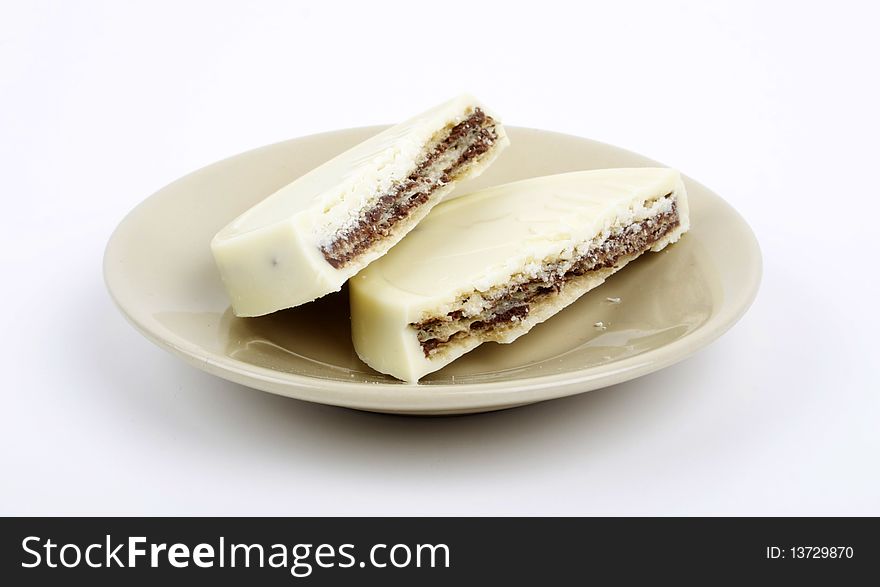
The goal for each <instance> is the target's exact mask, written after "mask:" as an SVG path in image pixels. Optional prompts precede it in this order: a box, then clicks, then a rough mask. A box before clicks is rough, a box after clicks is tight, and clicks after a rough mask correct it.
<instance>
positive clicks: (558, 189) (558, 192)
mask: <svg viewBox="0 0 880 587" xmlns="http://www.w3.org/2000/svg"><path fill="white" fill-rule="evenodd" d="M688 226H689V220H688V202H687V195H686V193H685V188H684V184H683V183H682V180H681V177H680V175H679V173H678V172H677V171H675V170H672V169H663V168H633V169H601V170H596V171H581V172H574V173H565V174H560V175H552V176H547V177H539V178H533V179H528V180H524V181H519V182H515V183H509V184H506V185H502V186H496V187H492V188H489V189H486V190H482V191H479V192H475V193H471V194H468V195H465V196H462V197H460V198H456V199H454V200H450V201H447V202H444V203H442V204H440V205H439V206H437V207H436V208H435V209H434V210H433V211H432V212H431V214H429V215H428V217H427V218H425V220H423V221H422V222H421V224H419V226H418V227H417V228H416V229H415V230H413V231H412V232H411V233H410V234H409V235H408V236H407V238H405V239H404V240H403V241H402V242H401V243H400V244H398V245H397V246H396V247H395V248H394V249H392V250H391V251H390V252H389V253H388V254H387V255H385V256H384V257H383V258H381V259H379V260H377V261H376V262H374V263H372V264H371V265H370V266H369V267H367V268H366V269H364V270H363V271H361V272H360V273H359V274H358V275H357V276H355V277H354V278H353V279H352V280H351V281H350V283H349V288H350V290H349V291H350V299H351V320H352V322H351V324H352V338H353V342H354V347H355V350H356V351H357V353H358V355H359V356H360V358H361V359H362V360H363V361H364V362H365V363H367V364H368V365H370V366H371V367H372V368H374V369H376V370H377V371H380V372H382V373H387V374H390V375H393V376H394V377H397V378H398V379H402V380H404V381H411V382H415V381H418V380H419V379H420V378H421V377H423V376H424V375H426V374H428V373H431V372H433V371H436V370H438V369H440V368H442V367H443V366H445V365H447V364H449V363H450V362H452V361H454V360H455V359H456V358H458V357H460V356H461V355H463V354H464V353H466V352H468V351H470V350H472V349H473V348H475V347H477V346H479V345H480V344H482V343H483V342H486V341H495V342H500V343H510V342H513V341H514V340H516V339H517V338H518V337H520V336H522V335H523V334H525V333H526V332H528V331H529V330H530V329H531V328H532V327H533V326H535V325H536V324H538V323H540V322H543V321H544V320H547V319H548V318H550V317H551V316H552V315H554V314H556V313H557V312H559V311H560V310H562V309H563V308H564V307H566V306H567V305H569V304H571V303H572V302H574V301H575V300H576V299H577V298H578V297H580V296H581V295H583V294H584V293H586V292H587V291H589V290H591V289H593V288H595V287H596V286H598V285H600V284H601V283H602V282H604V281H605V279H606V278H607V277H608V276H609V275H611V274H612V273H614V272H616V271H618V270H619V269H621V268H623V266H624V265H626V264H627V263H628V262H629V261H631V260H632V259H635V258H636V257H638V256H639V255H641V254H642V253H644V252H646V251H659V250H661V249H663V248H664V247H665V246H666V245H668V244H669V243H673V242H675V241H677V240H678V239H679V237H680V236H681V235H682V234H683V233H684V232H685V231H687V229H688Z"/></svg>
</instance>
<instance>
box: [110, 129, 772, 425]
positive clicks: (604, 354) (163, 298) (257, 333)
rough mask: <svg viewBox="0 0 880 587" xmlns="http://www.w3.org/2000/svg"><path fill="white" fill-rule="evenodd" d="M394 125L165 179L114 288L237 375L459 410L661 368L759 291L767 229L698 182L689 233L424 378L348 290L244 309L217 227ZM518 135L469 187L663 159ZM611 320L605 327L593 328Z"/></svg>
mask: <svg viewBox="0 0 880 587" xmlns="http://www.w3.org/2000/svg"><path fill="white" fill-rule="evenodd" d="M379 130H381V127H372V128H359V129H350V130H343V131H337V132H331V133H326V134H320V135H314V136H309V137H304V138H299V139H294V140H291V141H287V142H284V143H279V144H276V145H270V146H268V147H263V148H261V149H257V150H254V151H250V152H248V153H244V154H242V155H238V156H236V157H232V158H230V159H227V160H225V161H221V162H219V163H216V164H214V165H211V166H209V167H206V168H204V169H201V170H199V171H196V172H195V173H192V174H190V175H188V176H186V177H184V178H182V179H180V180H178V181H176V182H174V183H173V184H171V185H169V186H167V187H165V188H163V189H162V190H160V191H159V192H158V193H156V194H154V195H153V196H151V197H150V198H148V199H147V200H146V201H144V202H143V203H142V204H140V205H139V206H138V207H137V208H135V209H134V210H133V211H132V212H131V213H130V214H129V215H128V216H127V217H126V218H125V219H124V220H123V221H122V223H121V224H120V225H119V227H118V228H117V229H116V231H115V233H114V234H113V236H112V237H111V239H110V242H109V243H108V245H107V250H106V252H105V256H104V277H105V280H106V282H107V287H108V288H109V290H110V293H111V295H112V296H113V299H114V300H115V301H116V303H117V305H118V306H119V308H120V309H121V310H122V312H123V313H124V314H125V316H126V317H127V318H128V319H129V321H130V322H131V323H132V324H133V325H134V326H135V327H136V328H137V329H138V330H139V331H140V332H141V333H143V334H144V335H145V336H146V337H147V338H149V339H150V340H152V341H153V342H155V343H156V344H158V345H159V346H161V347H162V348H165V349H167V350H169V351H171V352H172V353H174V354H175V355H178V356H180V357H181V358H183V359H184V360H186V361H187V362H189V363H190V364H192V365H194V366H196V367H198V368H200V369H203V370H205V371H207V372H209V373H212V374H214V375H218V376H220V377H223V378H225V379H229V380H231V381H235V382H237V383H241V384H243V385H247V386H249V387H253V388H256V389H260V390H264V391H269V392H273V393H278V394H281V395H286V396H290V397H294V398H298V399H303V400H308V401H313V402H320V403H326V404H333V405H339V406H347V407H352V408H358V409H365V410H373V411H381V412H400V413H414V414H444V413H463V412H479V411H485V410H494V409H501V408H507V407H512V406H517V405H522V404H528V403H532V402H537V401H541V400H547V399H552V398H557V397H562V396H566V395H571V394H575V393H580V392H584V391H589V390H592V389H596V388H599V387H604V386H607V385H611V384H614V383H619V382H622V381H626V380H628V379H632V378H634V377H638V376H640V375H644V374H646V373H649V372H651V371H655V370H657V369H660V368H662V367H665V366H667V365H670V364H672V363H674V362H676V361H679V360H681V359H683V358H685V357H687V356H688V355H690V354H692V353H693V352H695V351H697V350H698V349H700V348H702V347H703V346H705V345H706V344H708V343H709V342H711V341H712V340H714V339H715V338H717V337H718V336H719V335H721V334H722V333H723V332H724V331H725V330H727V329H728V328H730V326H732V325H733V324H734V323H735V322H736V321H737V320H738V319H739V318H740V317H741V316H742V315H743V313H744V312H745V311H746V309H747V308H748V307H749V305H750V304H751V302H752V300H753V299H754V297H755V294H756V292H757V290H758V284H759V282H760V277H761V254H760V250H759V248H758V244H757V242H756V240H755V237H754V235H753V234H752V231H751V230H750V229H749V227H748V225H747V224H746V223H745V222H744V221H743V219H742V217H740V216H739V214H737V212H736V211H735V210H734V209H733V208H731V207H730V206H729V205H728V204H727V203H726V202H724V200H722V199H721V198H720V197H718V196H717V195H715V194H713V193H712V192H711V191H709V190H708V189H706V188H705V187H703V186H701V185H699V184H698V183H696V182H694V181H691V180H688V179H686V180H685V182H686V185H687V189H688V193H689V196H690V201H691V218H692V221H691V224H692V228H691V231H690V232H689V233H688V234H686V235H685V236H684V237H683V238H682V240H681V241H680V242H679V243H677V244H676V245H674V246H671V247H669V248H667V249H666V250H665V251H663V252H661V253H657V254H648V255H646V256H645V257H643V258H641V259H639V260H637V261H635V262H634V263H631V264H630V265H629V266H627V268H626V269H624V270H622V271H621V272H620V273H618V274H617V275H614V276H612V277H611V278H610V279H609V280H608V281H607V282H606V283H605V284H604V285H602V286H601V287H599V288H597V289H595V290H593V291H592V292H590V293H588V294H587V295H586V296H584V297H583V298H581V299H580V300H579V301H577V302H576V303H574V304H572V305H571V306H569V307H568V308H566V309H565V310H563V311H562V312H560V313H559V314H557V315H556V316H555V317H553V318H552V319H550V320H548V321H547V322H545V323H543V324H540V325H538V326H537V327H535V328H534V329H533V330H532V332H530V333H529V334H528V335H527V336H524V337H522V338H520V339H519V340H518V341H516V342H515V343H513V344H509V345H499V344H495V343H489V344H484V345H483V346H482V347H480V348H478V349H477V350H475V351H473V352H471V353H470V354H468V355H466V356H465V357H463V358H461V359H459V360H458V361H456V362H455V363H453V364H451V365H449V366H447V367H446V368H444V369H442V370H440V371H438V372H436V373H433V374H432V375H430V376H428V377H427V378H426V379H425V380H423V382H422V383H421V384H420V385H408V384H403V383H400V382H397V381H396V380H394V379H392V378H390V377H386V376H384V375H381V374H379V373H377V372H375V371H373V370H371V369H370V368H369V367H367V366H366V365H364V364H363V363H361V362H360V361H359V360H358V358H357V355H355V352H354V349H353V348H352V345H351V341H350V336H349V312H348V299H347V294H346V291H345V290H343V291H342V292H341V293H339V294H334V295H330V296H327V297H325V298H323V299H321V300H318V301H317V302H314V303H311V304H306V305H305V306H301V307H299V308H294V309H291V310H286V311H283V312H279V313H276V314H273V315H270V316H265V317H262V318H250V319H240V318H236V317H235V316H233V315H232V312H231V310H230V309H229V304H228V301H227V298H226V295H225V293H224V291H223V287H222V285H221V283H220V280H219V277H218V275H217V272H216V271H215V268H214V264H213V260H212V258H211V254H210V250H209V246H208V243H209V242H210V240H211V237H212V236H213V235H214V233H215V232H217V230H219V229H220V228H222V227H223V226H224V225H225V224H226V223H227V222H229V221H230V220H231V219H232V218H234V217H235V216H236V215H238V214H239V213H240V212H242V211H244V210H245V209H247V208H249V207H250V206H252V205H253V204H255V203H256V202H258V201H259V200H261V199H262V198H264V197H265V196H267V195H268V194H270V193H272V192H273V191H275V190H276V189H278V188H279V187H281V186H282V185H284V184H285V183H287V182H289V181H291V180H293V179H295V178H296V177H298V176H299V175H301V174H302V173H304V172H306V171H308V170H309V169H311V168H313V167H315V166H316V165H317V164H319V163H321V162H323V161H324V160H326V159H329V158H330V157H332V156H333V155H334V154H336V153H338V152H340V151H342V150H343V149H345V148H347V147H349V146H350V145H352V144H354V143H356V142H358V141H360V140H363V139H364V138H366V137H368V136H370V135H371V134H373V133H376V132H378V131H379ZM509 133H510V137H511V146H510V148H509V149H508V150H507V151H506V152H505V153H503V154H502V155H501V157H500V158H499V159H498V161H497V162H496V163H495V165H493V166H492V167H491V168H490V169H489V171H487V172H486V173H485V174H484V175H483V176H482V177H480V178H478V179H476V180H474V181H471V182H469V183H467V184H466V185H464V186H462V187H463V189H466V190H472V189H477V188H481V187H485V186H489V185H492V184H496V183H502V182H507V181H513V180H517V179H523V178H527V177H532V176H536V175H545V174H550V173H560V172H564V171H574V170H579V169H593V168H602V167H638V166H646V165H656V163H654V162H652V161H651V160H649V159H647V158H645V157H642V156H641V155H637V154H634V153H631V152H628V151H624V150H622V149H618V148H616V147H612V146H609V145H605V144H602V143H597V142H595V141H591V140H588V139H583V138H578V137H573V136H568V135H562V134H557V133H551V132H546V131H540V130H532V129H523V128H512V129H509ZM460 189H461V188H460ZM607 298H620V303H616V304H615V303H611V302H609V301H608V300H607ZM600 321H601V322H603V323H604V324H605V325H606V329H605V330H601V329H598V328H596V327H594V324H595V323H596V322H600Z"/></svg>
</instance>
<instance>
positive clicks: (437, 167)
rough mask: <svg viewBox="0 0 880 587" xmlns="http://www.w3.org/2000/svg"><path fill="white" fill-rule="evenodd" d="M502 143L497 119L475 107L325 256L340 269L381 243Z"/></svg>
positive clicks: (323, 249) (333, 243)
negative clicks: (436, 192) (499, 138)
mask: <svg viewBox="0 0 880 587" xmlns="http://www.w3.org/2000/svg"><path fill="white" fill-rule="evenodd" d="M497 139H498V134H497V132H496V131H495V120H494V119H493V118H492V117H491V116H488V115H487V114H486V113H485V112H483V111H482V110H480V109H479V108H476V109H475V110H474V112H473V114H471V115H470V116H469V117H468V118H466V119H465V120H463V121H461V122H460V123H458V124H456V125H455V126H453V127H451V128H450V129H449V133H448V134H447V135H446V136H445V137H444V138H443V139H441V140H440V141H439V142H437V143H436V145H435V146H434V148H433V149H432V150H431V151H430V152H429V153H428V154H427V155H426V156H425V158H424V159H422V161H420V162H419V164H418V166H417V167H416V169H415V170H414V171H413V172H412V173H411V174H410V175H409V177H407V178H406V179H405V180H404V181H402V182H400V183H399V184H397V185H396V186H395V187H394V188H393V189H392V190H391V191H390V192H388V193H387V194H384V195H382V196H380V197H379V199H378V200H377V201H376V202H375V203H374V204H373V206H372V207H370V208H369V209H367V210H365V211H363V212H362V213H361V215H360V217H359V218H358V221H357V222H356V223H355V224H354V225H353V226H352V227H350V228H348V229H346V230H344V231H343V232H341V233H340V234H338V235H337V236H336V238H335V239H334V240H333V241H331V242H330V243H329V244H327V245H325V246H322V247H321V253H322V254H323V255H324V258H325V259H326V260H327V262H328V263H330V264H331V265H332V266H333V267H335V268H337V269H338V268H340V267H343V266H344V265H345V264H346V263H348V262H349V261H351V260H352V259H354V258H355V257H357V256H358V255H360V254H361V253H363V252H364V251H366V250H367V249H369V248H370V247H371V246H372V245H373V244H374V243H375V242H376V241H379V240H382V239H384V238H386V237H387V236H389V235H390V234H391V233H392V232H393V230H394V226H395V225H397V223H399V222H400V221H401V220H403V219H404V218H406V217H408V216H409V215H410V214H411V213H412V211H413V210H414V209H415V208H417V207H419V206H421V205H422V204H424V203H425V202H427V201H428V199H429V198H430V197H431V194H432V193H434V191H435V190H436V189H437V188H439V187H440V186H442V185H445V184H447V183H449V182H450V181H453V180H455V179H456V177H457V176H458V174H460V173H461V172H463V171H464V170H465V168H466V167H467V165H468V164H469V163H470V162H471V161H472V160H473V159H475V158H477V157H479V156H480V155H482V154H483V153H485V152H486V151H488V150H489V149H490V148H491V146H492V145H493V144H494V143H495V141H496V140H497Z"/></svg>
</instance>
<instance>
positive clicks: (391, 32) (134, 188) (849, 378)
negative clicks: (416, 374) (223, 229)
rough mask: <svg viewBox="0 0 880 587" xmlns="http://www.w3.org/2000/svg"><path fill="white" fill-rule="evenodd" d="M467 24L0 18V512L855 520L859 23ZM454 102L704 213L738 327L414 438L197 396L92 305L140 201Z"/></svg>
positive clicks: (64, 7) (864, 396)
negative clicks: (633, 172)
mask: <svg viewBox="0 0 880 587" xmlns="http://www.w3.org/2000/svg"><path fill="white" fill-rule="evenodd" d="M417 4H418V6H417ZM492 4H493V6H496V7H497V8H489V7H488V6H486V5H484V3H478V2H474V1H470V2H453V1H448V0H444V1H443V2H430V3H415V2H406V3H401V4H400V5H397V6H392V5H388V4H384V3H381V2H376V1H370V2H357V3H355V2H352V3H351V4H337V5H331V3H329V2H316V1H310V2H305V3H301V4H297V3H295V2H277V3H270V2H250V1H249V2H238V3H228V2H199V3H197V2H156V1H151V2H57V3H42V2H13V3H10V2H8V1H6V0H0V194H2V230H0V239H2V240H0V244H2V247H0V255H2V274H0V275H2V286H3V287H2V292H3V293H2V296H3V304H2V310H3V313H2V318H0V320H2V327H3V333H2V338H0V345H2V349H0V360H2V406H0V467H2V468H0V471H2V473H0V475H2V477H0V512H2V513H6V514H376V515H385V514H874V515H877V514H880V470H878V456H880V397H878V393H880V392H878V390H880V376H878V370H880V366H878V363H880V352H878V351H880V346H878V313H880V291H878V285H877V282H878V277H877V273H878V262H877V253H876V250H877V242H878V232H880V224H878V223H880V207H878V196H880V194H878V171H880V165H878V156H880V148H878V144H877V138H878V136H880V132H878V131H880V123H878V118H880V117H878V104H880V91H878V74H877V56H878V55H880V42H878V34H877V31H876V27H877V22H878V17H880V14H878V11H877V9H876V8H875V6H876V5H875V4H874V3H871V2H863V3H854V2H840V1H837V2H829V3H824V4H819V3H809V2H775V3H774V2H766V1H763V2H742V1H739V2H730V3H727V2H724V3H720V2H714V3H708V2H666V3H654V2H592V3H591V2H571V3H570V4H560V3H556V2H550V1H547V0H542V1H541V2H537V3H536V2H528V3H522V4H517V3H514V2H507V3H500V2H498V3H492ZM661 4H662V5H661ZM502 6H503V8H500V7H502ZM464 90H467V91H471V92H473V93H475V94H476V95H478V96H479V97H480V98H481V99H482V100H484V101H485V102H486V103H488V104H489V105H491V106H492V107H493V108H494V109H495V110H496V111H497V112H499V113H501V114H503V117H504V120H505V122H507V123H508V124H511V125H519V126H531V127H538V128H546V129H551V130H556V131H562V132H566V133H570V134H576V135H582V136H587V137H590V138H594V139H598V140H601V141H605V142H609V143H612V144H616V145H619V146H622V147H624V148H627V149H631V150H634V151H637V152H640V153H643V154H645V155H647V156H649V157H652V158H654V159H657V160H660V161H663V162H664V163H666V164H668V165H671V166H674V167H677V168H679V169H681V170H682V171H684V172H685V173H687V174H688V175H690V176H691V177H694V178H695V179H697V180H698V181H700V182H702V183H704V184H705V185H707V186H709V187H710V188H712V189H714V190H715V191H716V192H718V193H719V194H721V195H722V196H723V197H725V198H726V199H727V200H728V201H730V202H731V203H732V204H733V205H734V207H736V208H737V209H738V210H739V211H740V212H741V213H742V214H743V215H744V217H745V218H746V219H747V220H748V221H749V222H750V224H751V225H752V227H753V228H754V230H755V232H756V234H757V236H758V239H759V241H760V243H761V246H762V249H763V254H764V263H765V265H764V281H763V284H762V288H761V291H760V293H759V295H758V299H757V301H756V302H755V304H754V306H753V308H752V309H751V311H750V312H749V313H748V314H747V315H746V316H745V318H744V319H743V320H742V321H741V322H740V323H739V324H738V325H737V326H735V327H734V329H733V330H731V331H730V332H729V333H728V334H726V335H725V336H724V337H722V338H721V339H720V340H718V341H717V342H715V343H714V344H712V345H711V346H710V347H709V348H707V349H705V350H704V351H702V352H700V353H699V354H698V355H696V356H695V357H693V358H691V359H689V360H687V361H685V362H683V363H681V364H678V365H676V366H674V367H671V368H669V369H666V370H664V371H662V372H658V373H656V374H653V375H650V376H647V377H643V378H641V379H639V380H636V381H632V382H630V383H626V384H623V385H618V386H615V387H612V388H608V389H605V390H602V391H596V392H592V393H588V394H584V395H581V396H578V397H572V398H568V399H564V400H558V401H553V402H548V403H544V404H540V405H536V406H532V407H528V408H522V409H516V410H511V411H506V412H501V413H494V414H488V415H480V416H469V417H454V418H440V419H417V418H404V417H389V416H381V415H374V414H366V413H358V412H354V411H349V410H344V409H337V408H331V407H325V406H319V405H310V404H306V403H302V402H298V401H295V400H290V399H285V398H281V397H275V396H272V395H268V394H264V393H260V392H256V391H251V390H249V389H247V388H244V387H241V386H238V385H234V384H232V383H227V382H225V381H222V380H220V379H215V378H213V377H211V376H209V375H206V374H204V373H202V372H200V371H197V370H195V369H192V368H190V367H187V366H186V365H184V364H183V363H182V362H180V361H178V360H177V359H175V358H173V357H172V356H170V355H168V354H166V353H165V352H163V351H161V350H159V349H158V348H156V347H154V346H153V345H152V344H150V343H149V342H147V341H146V340H145V339H143V338H141V337H140V336H139V335H138V334H137V333H136V332H135V331H134V330H133V329H132V328H130V327H129V326H128V324H127V323H126V322H125V321H124V320H123V318H122V317H121V315H119V313H118V312H117V310H116V309H115V308H114V307H113V305H112V303H111V301H110V298H109V296H108V295H107V293H106V291H105V289H104V284H103V282H102V277H101V257H102V253H103V248H104V245H105V243H106V241H107V238H108V237H109V235H110V233H111V231H112V230H113V228H114V227H115V226H116V224H117V223H118V222H119V221H120V220H121V219H122V217H123V216H124V215H125V214H126V213H127V212H128V211H129V210H130V209H131V208H132V207H134V206H135V205H136V204H137V203H138V202H139V201H141V200H142V199H144V198H146V197H147V196H149V195H150V194H151V193H152V192H154V191H156V190H157V189H159V188H160V187H162V186H163V185H165V184H166V183H169V182H171V181H173V180H174V179H176V178H178V177H179V176H181V175H184V174H186V173H188V172H190V171H193V170H195V169H197V168H199V167H202V166H204V165H206V164H209V163H211V162H213V161H215V160H218V159H221V158H224V157H227V156H230V155H233V154H236V153H238V152H241V151H244V150H248V149H251V148H254V147H258V146H261V145H264V144H267V143H272V142H276V141H281V140H284V139H288V138H292V137H295V136H299V135H305V134H310V133H315V132H321V131H326V130H332V129H337V128H344V127H350V126H364V125H370V124H379V123H387V122H393V121H395V120H399V119H402V118H404V117H406V116H408V115H410V114H413V113H415V112H417V111H419V110H422V109H423V108H425V107H428V106H430V105H432V104H434V103H436V102H439V101H442V100H444V99H446V98H447V97H450V96H452V95H454V94H457V93H459V92H461V91H464Z"/></svg>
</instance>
